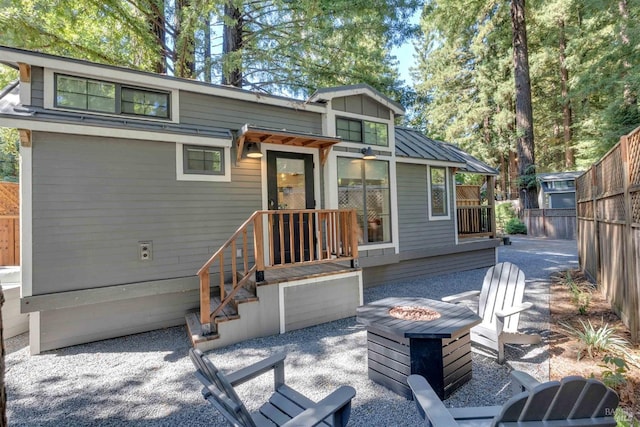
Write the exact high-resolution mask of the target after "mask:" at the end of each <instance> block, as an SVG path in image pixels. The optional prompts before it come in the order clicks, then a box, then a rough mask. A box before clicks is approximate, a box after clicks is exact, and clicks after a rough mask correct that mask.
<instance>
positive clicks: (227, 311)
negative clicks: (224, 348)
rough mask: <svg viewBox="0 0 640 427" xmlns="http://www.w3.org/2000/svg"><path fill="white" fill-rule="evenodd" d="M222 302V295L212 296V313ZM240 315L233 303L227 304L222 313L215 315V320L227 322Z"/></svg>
mask: <svg viewBox="0 0 640 427" xmlns="http://www.w3.org/2000/svg"><path fill="white" fill-rule="evenodd" d="M221 303H222V300H221V299H220V297H214V298H211V313H213V311H214V310H215V309H216V308H218V306H219V305H220V304H221ZM239 317H240V316H239V315H238V312H237V311H236V309H235V307H234V305H233V304H231V303H230V304H227V305H226V306H225V307H224V308H223V309H222V311H221V312H220V313H218V314H217V315H216V317H215V322H216V323H217V322H225V321H227V320H233V319H237V318H239Z"/></svg>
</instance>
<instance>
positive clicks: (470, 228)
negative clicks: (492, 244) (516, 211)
mask: <svg viewBox="0 0 640 427" xmlns="http://www.w3.org/2000/svg"><path fill="white" fill-rule="evenodd" d="M456 211H457V221H458V237H484V236H488V237H495V229H493V227H494V226H493V224H494V223H495V222H494V221H493V215H494V214H493V212H494V208H493V206H489V205H476V206H457V207H456Z"/></svg>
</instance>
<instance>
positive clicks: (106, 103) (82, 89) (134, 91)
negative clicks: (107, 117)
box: [54, 74, 171, 119]
mask: <svg viewBox="0 0 640 427" xmlns="http://www.w3.org/2000/svg"><path fill="white" fill-rule="evenodd" d="M169 99H170V94H169V93H168V92H161V91H155V90H150V89H146V88H140V87H133V86H128V85H122V84H120V83H112V82H106V81H101V80H94V79H88V78H84V77H74V76H68V75H64V74H56V75H55V102H54V105H55V106H56V107H58V108H68V109H72V110H83V111H94V112H98V113H108V114H122V115H131V116H143V117H152V118H159V119H169V118H170V116H171V114H170V100H169Z"/></svg>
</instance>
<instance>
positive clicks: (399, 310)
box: [389, 306, 440, 322]
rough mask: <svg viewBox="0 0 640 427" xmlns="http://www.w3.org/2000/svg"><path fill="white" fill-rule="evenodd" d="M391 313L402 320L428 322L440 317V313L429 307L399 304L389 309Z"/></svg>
mask: <svg viewBox="0 0 640 427" xmlns="http://www.w3.org/2000/svg"><path fill="white" fill-rule="evenodd" d="M389 315H391V317H395V318H396V319H401V320H416V321H421V322H428V321H429V320H435V319H438V318H439V317H440V313H438V312H437V311H435V310H431V309H430V308H428V307H413V306H398V307H393V308H392V309H391V310H389Z"/></svg>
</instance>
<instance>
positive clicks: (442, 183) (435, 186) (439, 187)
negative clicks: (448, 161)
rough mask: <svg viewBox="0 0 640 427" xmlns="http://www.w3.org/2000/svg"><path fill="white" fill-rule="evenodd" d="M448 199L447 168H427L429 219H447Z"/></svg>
mask: <svg viewBox="0 0 640 427" xmlns="http://www.w3.org/2000/svg"><path fill="white" fill-rule="evenodd" d="M449 197H450V196H449V185H448V181H447V168H446V167H441V166H429V216H430V218H431V219H448V218H449Z"/></svg>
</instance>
